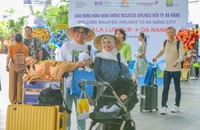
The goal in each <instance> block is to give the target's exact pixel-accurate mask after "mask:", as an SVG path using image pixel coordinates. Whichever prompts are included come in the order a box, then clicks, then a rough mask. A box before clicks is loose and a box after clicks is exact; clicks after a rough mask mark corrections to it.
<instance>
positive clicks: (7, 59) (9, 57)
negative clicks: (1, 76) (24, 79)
mask: <svg viewBox="0 0 200 130" xmlns="http://www.w3.org/2000/svg"><path fill="white" fill-rule="evenodd" d="M11 49H12V48H11V46H10V47H9V48H8V54H7V58H6V71H7V72H9V68H10V61H11Z"/></svg>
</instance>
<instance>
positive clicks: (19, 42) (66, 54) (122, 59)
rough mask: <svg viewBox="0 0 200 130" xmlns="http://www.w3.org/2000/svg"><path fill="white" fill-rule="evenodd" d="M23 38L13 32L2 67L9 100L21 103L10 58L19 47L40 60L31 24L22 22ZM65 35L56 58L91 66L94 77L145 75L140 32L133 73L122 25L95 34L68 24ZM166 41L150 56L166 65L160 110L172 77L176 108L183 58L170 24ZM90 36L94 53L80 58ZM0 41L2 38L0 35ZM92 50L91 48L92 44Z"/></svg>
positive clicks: (81, 129)
mask: <svg viewBox="0 0 200 130" xmlns="http://www.w3.org/2000/svg"><path fill="white" fill-rule="evenodd" d="M24 31H25V39H24V40H23V38H22V34H15V39H14V40H15V43H16V44H13V45H10V46H9V48H8V54H7V60H6V71H8V72H9V99H10V103H11V104H21V103H22V87H23V80H22V76H23V73H24V72H23V71H22V72H16V71H15V70H14V66H13V64H14V63H13V62H14V57H15V55H16V53H17V51H19V50H20V51H21V52H22V53H23V54H24V55H25V56H33V57H34V58H35V59H37V60H38V61H41V60H42V43H41V42H40V40H39V39H37V38H35V37H33V36H32V28H31V27H30V26H26V27H25V28H24ZM66 33H67V35H68V37H69V38H70V39H71V40H70V41H69V42H67V43H64V44H63V45H62V47H61V48H60V51H59V53H58V56H57V58H56V60H58V61H66V62H75V63H76V65H77V66H78V67H83V66H93V69H94V72H95V79H96V80H97V81H105V82H108V83H110V82H111V81H113V80H114V79H116V78H119V77H125V78H127V79H130V80H132V81H133V83H137V77H138V76H140V75H142V76H145V75H146V72H147V69H148V67H149V63H148V60H147V58H146V49H147V38H146V36H145V34H144V33H143V32H140V33H139V34H138V41H139V42H138V48H137V52H136V53H135V57H136V61H135V65H134V74H133V75H132V74H131V73H130V71H129V67H128V64H129V62H130V61H131V60H132V52H131V45H130V44H129V43H127V42H126V33H125V31H124V30H123V29H117V30H116V31H115V32H114V34H113V35H112V34H102V35H99V36H95V32H94V31H93V30H91V29H90V28H89V27H87V26H86V25H84V24H82V23H81V24H77V25H74V26H71V27H69V29H68V30H67V32H66ZM166 33H167V38H168V39H167V43H166V45H164V43H163V45H162V47H161V50H160V51H159V52H158V54H157V55H156V56H155V57H154V58H152V60H153V61H156V60H157V59H158V58H159V57H160V56H161V55H163V54H164V55H165V60H166V65H165V69H164V87H163V93H162V103H161V105H162V110H161V114H166V112H167V100H168V92H169V86H170V83H171V79H172V78H173V80H174V84H175V90H176V99H175V105H174V107H173V108H172V110H171V111H172V112H179V107H180V99H181V87H180V75H181V64H180V63H181V61H182V60H183V46H182V44H180V47H179V50H178V53H177V49H176V43H177V40H176V39H175V34H176V30H175V28H173V27H169V28H167V32H166ZM92 40H93V44H94V47H95V49H96V50H97V53H96V54H93V51H92V54H91V55H90V59H88V60H85V61H84V62H80V61H79V60H78V55H79V54H80V53H81V52H83V51H88V44H87V43H88V42H90V41H92ZM1 43H2V38H1ZM0 47H1V48H0V52H1V53H3V52H2V50H4V46H3V44H1V46H0ZM92 50H94V48H92ZM73 78H76V77H74V76H73V73H70V74H69V76H68V77H67V78H65V88H66V91H65V94H66V97H65V99H66V102H67V106H68V107H69V109H72V104H73V102H74V103H75V106H76V107H77V104H76V103H77V99H78V98H79V96H78V95H73V94H70V92H69V91H70V89H71V88H72V87H73V86H72V81H73ZM103 91H104V89H103V88H97V93H98V94H100V93H102V92H103ZM70 127H71V116H70V115H69V116H68V119H67V130H70ZM77 129H78V130H85V129H86V120H85V119H83V120H77Z"/></svg>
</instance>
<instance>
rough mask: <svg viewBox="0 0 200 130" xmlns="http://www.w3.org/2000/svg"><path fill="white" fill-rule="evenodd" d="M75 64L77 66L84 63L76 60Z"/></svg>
mask: <svg viewBox="0 0 200 130" xmlns="http://www.w3.org/2000/svg"><path fill="white" fill-rule="evenodd" d="M76 66H77V67H82V66H84V64H83V62H81V61H77V62H76Z"/></svg>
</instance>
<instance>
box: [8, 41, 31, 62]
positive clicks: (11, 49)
mask: <svg viewBox="0 0 200 130" xmlns="http://www.w3.org/2000/svg"><path fill="white" fill-rule="evenodd" d="M23 46H24V47H23ZM16 47H17V49H18V50H21V49H22V47H23V49H22V50H21V52H22V53H23V54H24V55H25V56H28V50H29V49H28V47H27V46H25V45H24V44H22V43H16V44H15V45H11V46H10V47H9V48H8V54H10V55H11V58H12V60H13V59H14V57H15V55H16V54H17V49H16Z"/></svg>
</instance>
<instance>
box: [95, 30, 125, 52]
mask: <svg viewBox="0 0 200 130" xmlns="http://www.w3.org/2000/svg"><path fill="white" fill-rule="evenodd" d="M104 36H111V37H114V39H115V46H116V48H117V49H118V50H120V49H121V48H122V41H121V40H120V39H119V38H117V37H116V36H114V35H111V34H103V35H99V36H97V37H96V38H95V39H94V46H95V48H96V49H97V50H98V51H101V40H102V38H103V37H104Z"/></svg>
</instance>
